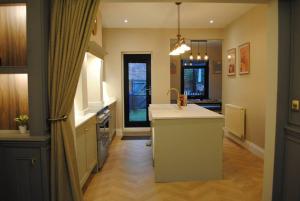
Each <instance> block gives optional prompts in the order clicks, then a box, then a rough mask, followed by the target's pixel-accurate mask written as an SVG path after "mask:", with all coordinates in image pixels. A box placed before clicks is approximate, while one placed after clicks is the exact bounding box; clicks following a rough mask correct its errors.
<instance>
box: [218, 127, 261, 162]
mask: <svg viewBox="0 0 300 201" xmlns="http://www.w3.org/2000/svg"><path fill="white" fill-rule="evenodd" d="M223 131H224V135H225V137H227V138H229V139H231V140H232V141H234V142H235V143H237V144H239V145H241V146H242V147H244V148H245V149H247V150H249V151H250V152H251V153H253V154H254V155H256V156H258V157H259V158H261V159H264V155H265V150H264V149H263V148H261V147H259V146H257V145H256V144H254V143H252V142H250V141H248V140H245V141H241V140H240V139H238V138H236V137H235V136H233V135H231V134H230V133H229V132H228V131H226V129H223Z"/></svg>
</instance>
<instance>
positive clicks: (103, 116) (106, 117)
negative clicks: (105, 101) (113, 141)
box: [97, 107, 111, 170]
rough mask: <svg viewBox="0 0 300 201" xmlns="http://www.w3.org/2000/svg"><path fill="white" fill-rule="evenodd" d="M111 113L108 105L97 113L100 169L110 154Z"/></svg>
mask: <svg viewBox="0 0 300 201" xmlns="http://www.w3.org/2000/svg"><path fill="white" fill-rule="evenodd" d="M110 118H111V114H110V111H109V109H108V108H107V107H106V108H104V109H102V110H101V111H100V112H99V113H98V114H97V151H98V153H97V155H98V165H97V167H98V170H100V169H101V168H102V167H103V165H104V163H105V160H106V158H107V156H108V147H109V144H110V142H109V121H110Z"/></svg>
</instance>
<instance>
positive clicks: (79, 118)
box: [75, 98, 117, 128]
mask: <svg viewBox="0 0 300 201" xmlns="http://www.w3.org/2000/svg"><path fill="white" fill-rule="evenodd" d="M116 101H117V99H116V98H109V99H107V100H105V101H104V102H102V103H95V104H91V105H89V108H88V109H87V110H86V111H85V112H84V113H83V114H76V113H75V128H76V127H79V126H81V125H82V124H84V123H85V122H86V121H88V120H89V119H90V118H92V117H94V116H96V114H97V113H98V112H99V111H101V110H102V109H104V108H105V107H107V106H110V105H112V104H114V103H115V102H116Z"/></svg>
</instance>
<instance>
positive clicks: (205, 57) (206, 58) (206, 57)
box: [204, 41, 209, 61]
mask: <svg viewBox="0 0 300 201" xmlns="http://www.w3.org/2000/svg"><path fill="white" fill-rule="evenodd" d="M208 59H209V57H208V55H207V41H206V52H205V55H204V60H206V61H207V60H208Z"/></svg>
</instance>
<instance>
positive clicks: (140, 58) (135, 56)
mask: <svg viewBox="0 0 300 201" xmlns="http://www.w3.org/2000/svg"><path fill="white" fill-rule="evenodd" d="M126 55H129V56H132V57H130V58H127V59H126V58H125V56H126ZM122 57H123V93H124V102H123V105H124V109H123V111H124V115H123V116H124V128H133V127H135V128H138V127H150V122H149V117H148V116H149V115H148V112H149V111H148V109H147V114H146V115H147V121H146V122H130V121H129V105H128V104H129V96H128V92H129V88H128V70H126V66H127V64H128V63H129V62H130V61H131V62H132V61H134V62H140V63H142V62H146V63H147V72H146V73H147V75H146V76H147V82H146V88H147V91H146V94H147V98H146V101H147V105H149V104H151V58H152V55H151V53H146V52H145V53H123V54H122ZM129 60H130V61H129Z"/></svg>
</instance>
